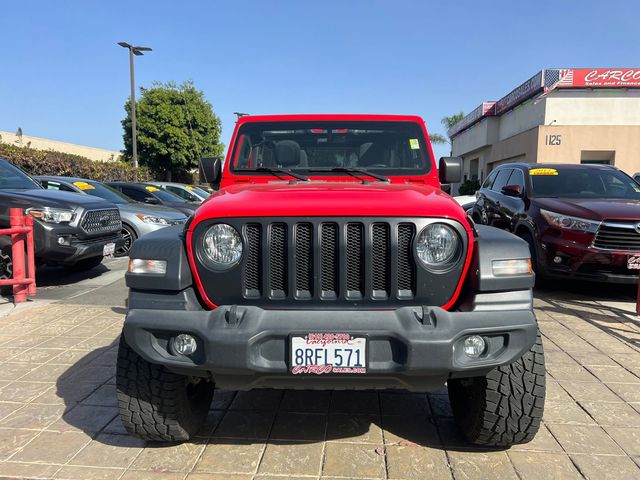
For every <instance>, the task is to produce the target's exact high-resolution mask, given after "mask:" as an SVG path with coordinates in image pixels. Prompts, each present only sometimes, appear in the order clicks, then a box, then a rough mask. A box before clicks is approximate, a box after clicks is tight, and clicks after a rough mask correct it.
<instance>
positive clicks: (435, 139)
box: [429, 112, 464, 145]
mask: <svg viewBox="0 0 640 480" xmlns="http://www.w3.org/2000/svg"><path fill="white" fill-rule="evenodd" d="M463 118H464V113H463V112H458V113H455V114H453V115H451V116H449V117H442V120H440V123H441V124H442V126H443V127H444V128H445V129H447V130H449V129H450V128H451V127H453V126H454V125H455V124H456V123H458V122H459V121H460V120H462V119H463ZM429 140H430V141H431V143H432V144H433V145H444V144H447V143H451V138H448V137H445V136H444V135H441V134H439V133H430V134H429Z"/></svg>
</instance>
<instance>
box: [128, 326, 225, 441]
mask: <svg viewBox="0 0 640 480" xmlns="http://www.w3.org/2000/svg"><path fill="white" fill-rule="evenodd" d="M116 388H117V391H118V410H119V413H120V418H121V420H122V423H123V424H124V426H125V428H126V429H127V431H128V432H129V433H130V434H131V435H135V436H137V437H140V438H142V439H145V440H157V441H170V442H183V441H187V440H189V439H190V438H191V437H192V436H193V435H194V434H195V433H196V432H197V431H198V429H199V428H200V427H201V426H202V424H203V422H204V420H205V418H206V416H207V412H208V410H209V406H210V404H211V399H212V398H213V390H214V384H213V382H209V381H206V380H204V379H197V378H193V377H187V376H184V375H178V374H175V373H173V372H170V371H169V370H167V369H166V368H165V367H163V366H161V365H155V364H153V363H149V362H147V361H146V360H144V359H143V358H142V357H140V356H139V355H138V354H137V353H136V352H135V351H134V350H133V349H132V348H131V347H129V345H127V343H126V342H125V341H124V337H123V336H121V337H120V347H119V349H118V361H117V373H116Z"/></svg>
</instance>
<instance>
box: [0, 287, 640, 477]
mask: <svg viewBox="0 0 640 480" xmlns="http://www.w3.org/2000/svg"><path fill="white" fill-rule="evenodd" d="M576 297H578V298H581V299H580V300H575V298H576ZM536 306H537V314H538V319H539V322H540V326H541V329H542V332H543V334H544V345H545V349H546V359H547V370H548V373H549V375H548V377H547V378H548V384H547V385H548V387H547V392H548V395H547V404H546V412H545V421H544V425H543V427H542V429H541V431H540V433H539V435H538V436H537V437H536V439H535V441H534V442H532V443H530V444H528V445H524V446H518V447H513V448H511V449H510V450H493V451H491V450H483V449H477V448H471V447H470V446H469V445H467V444H465V442H464V441H463V440H462V439H461V438H460V435H459V433H458V431H457V430H456V427H455V425H454V424H453V422H452V419H451V412H450V409H449V406H448V399H447V395H446V390H443V391H440V392H436V393H435V394H431V395H414V394H406V393H397V392H388V393H387V392H385V393H369V392H361V393H359V392H356V393H354V392H334V393H329V392H319V393H309V392H289V391H287V392H278V391H256V392H250V393H236V392H229V391H218V392H216V395H215V398H214V402H213V404H212V406H211V412H210V415H209V417H208V421H207V424H206V425H204V426H203V428H202V431H201V432H200V434H199V438H197V439H196V440H195V441H193V442H191V443H189V444H184V445H177V446H176V445H145V444H144V443H143V442H141V441H139V440H137V439H134V438H131V437H129V436H127V435H125V432H124V431H123V430H122V427H121V425H120V423H119V420H118V418H116V407H115V386H114V378H113V374H114V363H115V356H116V345H117V336H118V334H119V333H120V328H121V324H122V321H123V311H122V310H121V309H118V308H115V309H112V308H109V307H95V306H91V307H89V306H82V305H62V304H53V305H48V306H43V307H36V308H32V309H30V310H26V311H23V312H21V313H17V314H13V315H10V316H7V317H4V318H0V477H2V476H5V477H26V478H68V479H94V478H95V479H123V480H124V479H147V478H148V479H158V480H161V479H184V478H186V479H189V480H196V479H205V478H206V479H230V480H249V479H261V480H267V479H277V478H287V479H288V480H294V479H298V478H300V479H303V478H304V479H317V478H323V479H329V478H335V479H338V478H370V479H379V478H389V479H425V478H445V479H446V478H456V479H474V478H478V479H484V478H500V479H502V478H520V479H529V478H534V479H535V480H542V479H545V478H553V479H558V478H583V477H585V478H591V479H606V478H612V479H616V480H622V479H627V478H629V479H631V478H633V479H638V478H640V468H639V466H638V465H640V323H639V322H638V320H636V317H635V316H633V315H630V314H628V313H627V311H629V310H630V309H631V307H632V305H631V304H630V303H628V302H627V303H624V302H620V303H615V302H608V303H606V304H604V303H595V302H592V301H590V300H589V298H582V297H580V296H579V295H576V294H571V295H569V294H549V293H547V294H545V295H542V296H541V298H539V299H538V300H537V301H536ZM17 346H19V347H20V348H16V347H17Z"/></svg>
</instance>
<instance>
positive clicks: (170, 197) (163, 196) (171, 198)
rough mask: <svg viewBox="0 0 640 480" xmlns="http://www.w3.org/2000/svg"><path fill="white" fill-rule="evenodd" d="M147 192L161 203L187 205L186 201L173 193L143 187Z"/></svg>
mask: <svg viewBox="0 0 640 480" xmlns="http://www.w3.org/2000/svg"><path fill="white" fill-rule="evenodd" d="M145 188H146V189H147V191H149V192H151V193H152V195H155V196H156V197H158V198H159V199H160V200H161V201H163V202H172V203H187V201H186V200H185V199H184V198H182V197H179V196H178V195H176V194H175V193H171V192H168V191H166V190H163V189H162V188H159V187H154V186H153V185H150V186H147V187H145Z"/></svg>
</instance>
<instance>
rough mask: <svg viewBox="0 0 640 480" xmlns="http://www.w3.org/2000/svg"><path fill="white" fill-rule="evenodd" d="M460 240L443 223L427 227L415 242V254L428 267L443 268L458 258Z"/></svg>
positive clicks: (452, 230) (451, 229)
mask: <svg viewBox="0 0 640 480" xmlns="http://www.w3.org/2000/svg"><path fill="white" fill-rule="evenodd" d="M459 250H460V239H459V237H458V234H457V233H456V232H455V230H454V229H453V228H451V227H450V226H449V225H446V224H444V223H432V224H431V225H427V226H426V227H425V228H424V230H422V232H420V235H418V239H417V240H416V253H417V255H418V258H419V259H420V261H421V262H422V263H424V264H425V265H427V266H429V267H444V266H446V265H447V264H450V263H452V262H453V261H454V260H455V259H456V257H457V256H458V252H459Z"/></svg>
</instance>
